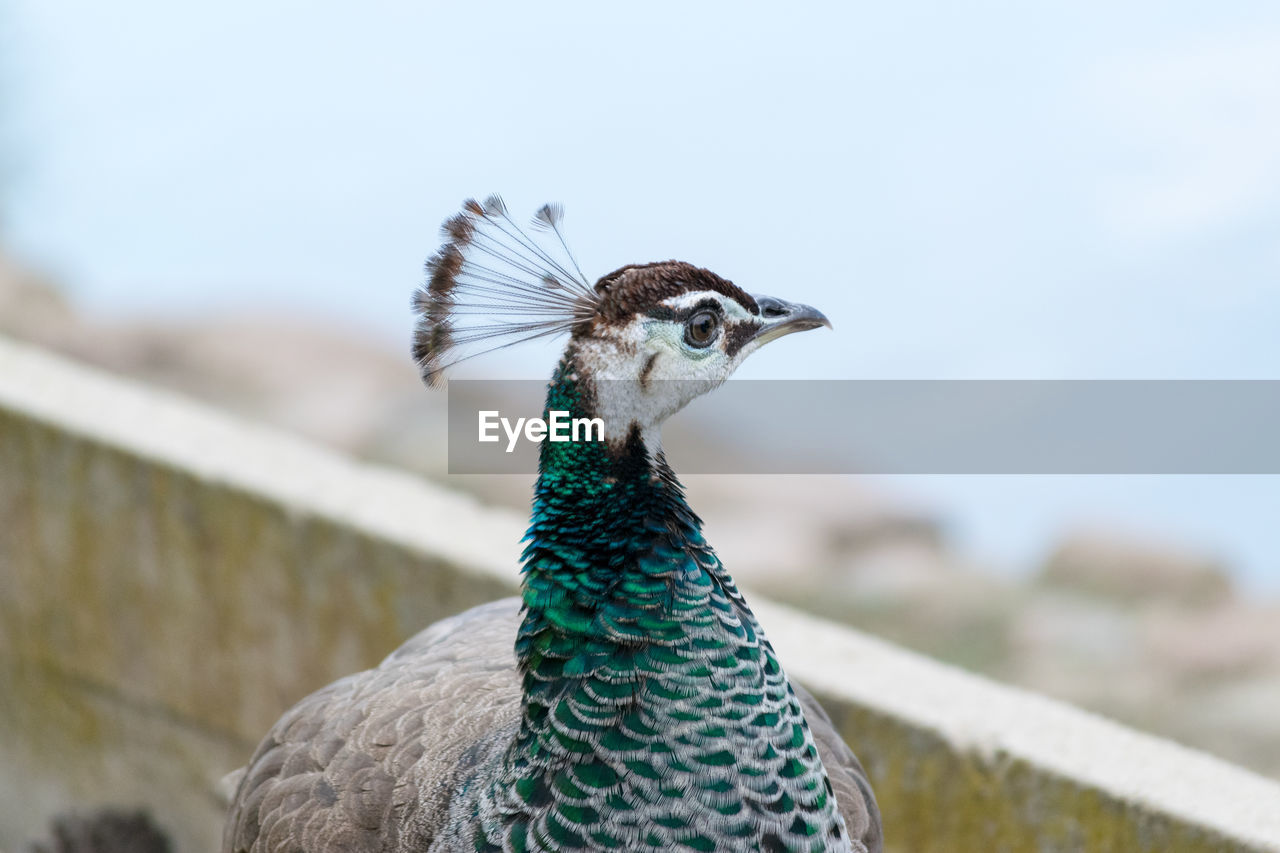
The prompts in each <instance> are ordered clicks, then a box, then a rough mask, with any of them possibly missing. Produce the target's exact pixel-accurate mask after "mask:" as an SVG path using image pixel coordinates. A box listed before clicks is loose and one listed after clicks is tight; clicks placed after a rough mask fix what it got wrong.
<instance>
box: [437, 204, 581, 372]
mask: <svg viewBox="0 0 1280 853" xmlns="http://www.w3.org/2000/svg"><path fill="white" fill-rule="evenodd" d="M563 216H564V212H563V209H562V208H561V207H560V206H559V205H550V204H548V205H543V206H542V207H541V208H540V209H539V210H538V212H537V214H536V215H535V216H534V224H535V225H536V226H538V228H539V229H540V230H550V231H551V232H553V233H554V234H555V236H556V243H557V244H558V245H543V244H542V243H539V242H538V241H537V240H536V239H534V238H533V237H530V236H529V235H528V234H527V233H526V232H525V231H524V230H522V229H521V228H520V226H518V225H517V224H516V223H515V221H514V220H512V218H511V216H510V214H509V213H508V212H507V205H506V203H505V202H504V201H503V200H502V197H501V196H498V195H491V196H489V197H488V198H486V199H485V200H484V202H483V203H480V202H477V201H476V200H475V199H467V200H466V201H464V202H463V203H462V211H461V212H460V213H458V214H456V215H454V216H452V217H450V218H449V219H447V220H445V223H444V225H442V226H441V238H442V239H443V240H444V241H445V243H444V245H443V246H441V247H440V250H439V251H438V252H436V253H435V254H434V255H432V256H431V257H430V258H429V259H428V260H427V263H426V269H425V272H426V281H425V282H424V283H423V284H422V286H420V287H419V288H418V290H417V292H416V293H415V294H414V297H413V311H414V313H415V314H416V315H417V316H418V322H417V327H416V329H415V331H414V336H413V358H414V361H415V362H416V363H417V365H418V369H419V371H420V372H421V374H422V379H423V381H424V382H426V384H427V385H429V386H432V387H438V386H439V385H441V384H443V382H444V373H445V371H446V370H447V369H448V368H450V367H452V366H453V365H455V364H457V363H458V362H460V361H464V360H466V359H468V358H472V357H474V356H477V355H481V354H482V353H486V352H492V351H493V350H496V349H502V348H503V347H508V346H512V345H513V344H517V343H521V342H523V341H528V340H533V339H535V338H542V337H547V336H549V335H557V334H562V333H567V332H570V331H572V329H573V327H574V326H575V325H576V324H578V323H580V322H582V321H584V320H588V319H590V318H591V317H592V316H593V315H594V313H595V311H596V308H597V307H598V305H599V300H600V297H599V295H598V294H597V293H596V292H595V290H594V289H593V288H592V286H591V283H590V282H589V281H588V280H587V278H586V276H584V275H583V274H582V269H581V268H580V267H579V266H578V262H577V261H576V260H575V259H574V257H573V254H572V253H571V252H570V251H569V247H568V244H567V243H566V242H565V240H564V236H563V235H562V234H561V232H560V227H559V223H560V221H561V219H562V218H563Z"/></svg>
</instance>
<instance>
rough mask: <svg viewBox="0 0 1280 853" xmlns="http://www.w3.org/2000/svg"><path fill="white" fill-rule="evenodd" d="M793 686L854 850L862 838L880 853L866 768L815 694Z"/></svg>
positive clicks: (873, 851)
mask: <svg viewBox="0 0 1280 853" xmlns="http://www.w3.org/2000/svg"><path fill="white" fill-rule="evenodd" d="M791 686H792V688H793V689H794V690H795V691H796V696H797V698H799V699H800V705H801V706H802V707H803V708H804V718H805V720H806V721H807V722H808V723H809V730H810V731H812V732H813V740H814V742H815V743H816V744H817V746H818V755H819V756H820V757H821V758H822V766H823V767H825V768H826V769H827V778H828V779H830V780H831V787H832V788H833V789H835V794H836V803H838V804H839V806H840V814H841V815H842V816H843V817H844V823H845V828H846V829H848V831H849V837H850V838H852V839H853V841H854V843H855V847H854V849H855V850H856V849H857V847H856V844H857V842H859V841H861V842H862V844H863V845H864V846H865V848H866V850H867V851H868V853H880V851H881V849H882V848H883V846H884V836H883V833H882V831H881V827H880V809H879V808H878V807H877V806H876V797H875V794H873V793H872V792H871V783H870V782H868V781H867V774H866V771H864V770H863V769H862V764H861V763H859V762H858V758H857V756H855V755H854V754H853V750H851V749H849V745H848V744H846V743H845V742H844V738H842V737H840V733H839V732H838V731H836V728H835V726H834V725H832V723H831V717H829V716H828V715H827V711H826V709H825V708H823V707H822V706H821V705H820V704H818V700H817V699H815V698H813V694H812V693H810V692H809V691H808V690H805V689H804V688H803V687H801V686H800V685H799V684H796V683H795V682H792V684H791Z"/></svg>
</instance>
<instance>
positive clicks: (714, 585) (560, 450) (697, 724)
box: [471, 349, 848, 851]
mask: <svg viewBox="0 0 1280 853" xmlns="http://www.w3.org/2000/svg"><path fill="white" fill-rule="evenodd" d="M580 377H581V373H580V371H578V370H577V369H576V366H575V364H574V362H573V356H572V349H571V350H570V352H569V354H568V355H566V358H565V360H564V361H563V362H562V363H561V365H560V367H559V368H558V369H557V372H556V374H555V376H554V377H553V379H552V382H551V384H550V386H549V388H548V395H547V408H548V409H549V410H562V411H569V412H570V413H571V414H572V415H573V416H575V417H591V416H592V415H593V414H594V413H593V411H592V396H593V395H592V390H591V388H590V386H589V385H587V384H586V383H584V382H583V381H582V380H581V378H580ZM526 538H527V542H528V545H527V547H526V549H525V553H524V573H525V575H524V603H525V611H524V618H523V622H522V624H521V627H520V631H519V634H518V638H517V641H516V656H517V659H518V662H519V667H520V673H521V677H522V679H523V689H524V695H523V702H522V709H521V720H520V726H519V730H518V731H517V732H515V733H514V737H513V740H512V742H511V743H510V745H509V747H507V748H506V749H505V750H504V752H503V754H502V757H501V760H500V762H499V763H500V766H499V767H498V768H496V773H495V775H494V778H493V780H492V784H491V785H490V786H488V788H487V790H486V792H485V794H484V795H483V796H481V797H480V798H479V800H478V801H477V802H476V803H475V806H474V809H473V810H472V811H471V815H472V818H473V820H474V822H473V824H472V825H473V826H474V827H476V829H475V833H476V834H475V837H474V841H475V846H476V849H477V850H498V849H504V848H505V849H518V850H658V849H660V848H667V847H681V848H682V849H683V848H691V849H693V850H705V851H711V850H753V849H759V850H782V851H792V850H795V851H798V850H806V851H818V850H846V849H848V846H847V841H846V839H845V838H844V825H843V822H842V820H841V819H840V817H839V815H838V813H837V811H836V806H835V800H834V797H833V796H832V793H831V786H830V783H829V782H828V781H827V778H826V774H825V771H824V770H823V767H822V764H821V762H820V761H819V759H818V755H817V750H816V748H815V746H814V743H813V738H812V736H811V735H810V733H809V730H808V726H807V724H806V723H805V720H804V716H803V713H802V711H801V709H800V706H799V703H798V701H797V700H796V697H795V694H794V692H793V691H792V690H791V687H790V684H789V683H788V682H787V680H786V676H785V675H784V674H783V672H782V670H781V667H780V666H779V665H778V662H777V660H776V658H775V656H774V653H773V649H772V648H771V647H770V646H769V644H768V642H767V640H765V639H764V637H763V635H762V634H761V632H760V628H759V625H758V624H757V623H756V620H755V618H754V616H753V615H752V614H751V611H750V610H749V609H748V607H747V605H746V602H745V601H744V600H743V598H742V596H741V595H740V593H739V592H738V590H737V589H736V588H735V587H734V585H733V582H732V580H731V579H730V578H729V576H728V574H727V573H726V572H725V570H724V568H723V567H722V566H721V564H720V562H719V560H718V559H717V558H716V556H715V554H714V552H713V551H712V550H711V549H710V547H709V546H708V545H707V544H706V542H705V541H704V539H703V537H702V533H701V522H700V521H699V519H698V517H697V516H696V515H694V513H693V512H692V510H690V509H689V506H688V504H687V503H686V502H685V499H684V495H683V492H682V490H681V487H680V485H679V483H678V481H677V480H676V478H675V476H674V474H673V473H672V471H671V469H670V468H669V467H668V466H667V465H666V462H665V461H664V459H663V458H662V456H661V454H660V453H658V454H656V456H655V455H651V451H650V450H649V449H647V448H646V446H645V443H644V442H643V441H642V440H641V438H640V435H639V431H638V430H633V431H632V432H631V434H630V435H628V436H627V438H626V440H625V441H621V442H615V443H613V444H612V445H610V444H606V443H601V442H557V443H552V442H543V445H542V456H541V463H540V473H539V477H538V482H537V487H536V490H535V494H534V500H533V514H532V521H531V524H530V527H529V532H528V535H527V537H526Z"/></svg>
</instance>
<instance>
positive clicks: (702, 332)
mask: <svg viewBox="0 0 1280 853" xmlns="http://www.w3.org/2000/svg"><path fill="white" fill-rule="evenodd" d="M719 328H720V317H719V316H718V315H716V314H715V313H714V312H712V311H700V312H698V313H697V314H694V315H693V317H692V318H691V319H690V320H689V322H688V323H686V324H685V327H684V340H685V343H687V344H689V346H693V347H705V346H707V345H708V344H710V343H711V342H712V341H713V340H715V337H716V332H717V331H718V330H719Z"/></svg>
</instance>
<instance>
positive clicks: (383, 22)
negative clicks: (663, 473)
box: [0, 0, 1280, 777]
mask: <svg viewBox="0 0 1280 853" xmlns="http://www.w3.org/2000/svg"><path fill="white" fill-rule="evenodd" d="M780 8H781V7H779V6H778V5H777V4H768V5H765V4H758V5H752V4H740V3H739V4H720V3H708V4H696V5H695V4H683V3H681V4H675V3H648V4H644V6H643V8H642V9H641V8H640V7H636V8H635V9H633V10H627V9H620V8H616V7H612V6H601V5H599V4H585V3H584V4H556V5H554V6H551V5H548V4H536V5H529V4H519V5H517V4H510V5H506V4H500V5H493V4H483V5H481V4H448V5H441V4H431V3H407V2H399V3H391V2H373V3H366V4H359V5H358V6H357V5H355V4H337V3H316V2H309V3H302V2H286V0H279V2H270V3H261V2H252V3H251V2H248V0H225V2H222V3H219V4H173V3H163V2H160V0H121V2H117V3H113V4H100V3H89V2H86V0H0V332H3V333H5V334H9V335H12V336H15V337H18V338H22V339H26V340H30V341H35V342H37V343H40V344H43V345H45V346H49V347H52V348H55V349H58V350H60V351H63V352H66V353H69V354H71V355H73V356H75V357H76V358H79V359H82V360H85V361H89V362H92V363H95V364H98V365H102V366H106V367H108V368H110V369H112V370H115V371H118V372H122V373H126V374H131V375H134V376H138V377H141V378H143V379H145V380H147V381H150V382H155V383H159V384H162V385H165V386H169V387H172V388H175V389H178V390H180V391H182V392H183V393H186V394H189V395H192V396H196V397H200V398H203V399H206V400H209V401H212V402H214V403H216V404H218V405H220V406H223V407H227V408H230V409H232V410H235V411H238V412H241V413H244V414H246V415H248V416H251V417H253V418H256V419H260V420H266V421H270V422H273V423H276V424H278V425H281V426H284V427H287V428H289V429H292V430H295V431H298V432H301V433H304V434H306V435H309V436H311V437H312V438H315V439H318V440H321V441H324V442H327V443H330V444H332V445H335V446H338V447H340V448H343V449H345V450H347V451H350V452H353V453H355V454H358V455H360V456H362V457H364V458H367V459H371V460H375V461H378V462H382V463H388V464H394V465H399V466H405V467H408V468H411V469H413V470H416V471H419V472H421V473H423V474H424V475H426V476H429V477H432V478H433V479H436V480H439V481H440V482H442V483H444V484H446V485H447V486H449V487H451V488H458V489H465V490H468V491H472V492H475V493H477V494H480V495H481V496H482V497H483V498H485V499H486V500H490V501H494V502H498V503H504V504H508V505H512V506H520V505H522V504H525V503H527V500H528V494H529V485H530V483H529V481H528V478H500V477H489V478H486V477H468V478H460V477H452V478H451V477H448V476H446V474H445V471H444V465H445V452H444V448H443V447H442V446H441V437H442V434H443V432H442V430H443V418H442V412H441V409H442V407H443V397H442V396H440V395H432V394H429V393H428V392H426V391H425V390H423V389H421V387H420V386H419V384H418V381H417V376H416V372H415V371H414V369H413V366H412V364H411V363H410V360H409V358H408V355H407V350H408V336H409V329H410V327H411V318H410V315H409V311H408V300H409V295H410V293H411V291H412V290H413V288H414V287H415V286H416V284H417V283H418V280H419V277H420V269H421V264H422V261H423V260H424V259H425V258H426V256H427V255H428V254H429V253H430V252H432V251H433V250H434V249H435V247H436V245H437V243H438V242H439V239H438V233H437V228H438V225H439V223H440V221H441V220H442V219H444V218H445V217H446V216H448V215H450V214H451V213H452V212H454V211H455V210H456V208H457V206H458V203H459V202H460V201H461V200H462V199H463V198H465V197H468V196H477V195H478V196H483V195H485V194H487V193H489V192H493V191H500V192H502V193H503V194H504V196H505V197H506V199H507V201H508V204H509V206H510V207H511V208H512V210H513V211H514V212H524V213H532V211H533V210H534V209H535V208H536V207H537V206H538V205H539V204H541V203H542V202H544V201H549V200H554V201H561V202H563V203H564V204H565V206H566V209H567V219H566V228H567V231H568V235H569V238H570V240H571V244H572V246H573V248H574V250H575V253H576V254H577V256H578V259H579V261H580V262H581V264H582V266H583V269H584V270H585V271H586V272H587V273H588V274H589V275H592V276H598V275H601V274H603V273H605V272H607V271H609V270H611V269H613V268H615V267H618V266H620V265H622V264H625V263H631V262H642V261H649V260H659V259H666V258H670V257H674V258H680V259H684V260H689V261H692V262H695V263H697V264H700V265H703V266H707V267H709V268H711V269H714V270H716V271H717V272H719V273H721V274H722V275H724V276H726V277H728V278H731V279H733V280H734V281H735V282H737V283H738V284H740V285H742V286H743V287H744V288H746V289H747V290H750V291H755V292H764V293H776V294H778V295H781V296H785V297H787V298H794V299H798V300H802V301H805V302H809V303H812V304H815V305H817V306H819V307H821V308H822V309H823V310H824V311H825V312H826V313H827V314H828V316H830V317H831V318H832V320H833V321H834V323H835V327H836V329H835V333H834V334H832V333H823V334H814V335H810V336H804V337H803V338H796V339H794V340H789V341H788V342H787V344H786V345H784V346H779V347H777V348H776V349H775V348H770V349H769V350H767V351H766V352H764V353H762V354H761V355H759V356H757V357H756V358H755V359H753V360H752V361H751V362H749V363H748V364H747V365H746V367H745V368H744V369H743V371H742V372H741V375H743V376H746V377H752V378H799V377H803V378H832V379H836V378H859V379H869V378H886V379H887V378H895V379H897V378H926V379H1003V378H1017V379H1036V378H1044V379H1280V334H1277V331H1278V329H1280V6H1277V5H1276V4H1274V3H1263V2H1259V3H1248V2H1223V3H1216V4H1212V5H1207V4H1189V3H1186V4H1169V3H1156V2H1134V1H1133V0H1127V1H1126V2H1123V3H1119V4H1117V3H1110V2H1108V3H1103V2H1099V0H1075V1H1074V2H1071V3H1065V2H1064V3H1049V4H1025V3H1012V2H989V3H972V4H964V5H963V7H960V6H956V5H954V4H944V3H933V2H930V3H926V2H911V1H910V0H909V1H908V2H902V3H895V4H855V5H850V4H836V3H831V4H800V5H793V6H790V7H788V8H787V10H786V11H785V12H782V11H780ZM555 354H556V345H555V344H550V345H546V346H539V345H527V346H524V347H521V348H518V349H516V350H514V351H509V352H505V353H501V354H496V355H495V356H493V357H489V358H486V359H482V360H479V361H477V362H474V363H471V364H470V365H468V366H467V369H466V370H464V371H462V372H461V375H466V376H494V377H504V378H508V377H510V378H515V377H519V378H534V377H542V376H545V375H547V374H548V373H549V371H550V369H551V366H552V364H553V362H554V358H555ZM744 428H746V427H744ZM722 438H723V442H724V445H725V449H724V452H726V453H731V452H732V449H733V438H732V437H731V436H724V437H722ZM676 462H677V467H678V460H676ZM689 486H690V491H691V493H692V497H691V500H692V502H693V504H694V506H696V507H697V508H698V510H699V512H700V514H702V515H703V517H704V518H705V519H706V521H707V527H708V535H709V537H710V539H711V541H713V542H715V543H716V544H717V546H718V548H719V550H720V551H721V554H722V556H723V557H724V559H725V562H726V564H727V565H729V566H730V567H731V568H733V569H734V570H735V572H736V573H737V574H738V575H739V578H740V580H742V581H743V583H744V585H747V586H749V587H751V588H753V589H758V590H761V591H762V592H766V593H768V594H770V595H773V596H775V597H779V598H785V599H788V600H790V601H792V602H795V603H798V604H801V605H803V606H808V607H811V608H813V609H816V610H818V611H820V612H822V613H823V614H824V615H826V616H830V617H833V618H837V619H841V620H844V621H847V622H849V623H851V624H853V625H855V626H858V627H861V628H864V629H867V630H870V631H874V632H876V633H879V634H881V635H884V636H886V637H889V638H891V639H893V640H895V641H898V642H901V643H904V644H906V645H908V646H912V647H914V648H917V649H921V650H923V651H925V652H928V653H929V654H932V655H935V656H937V657H940V658H943V659H945V660H949V661H951V662H954V663H957V664H959V665H962V666H965V667H967V668H970V669H974V670H977V671H980V672H985V673H988V674H991V675H993V676H994V677H996V678H999V679H1002V680H1005V681H1009V682H1013V683H1018V684H1023V685H1026V686H1029V687H1031V688H1033V689H1036V690H1039V691H1042V692H1045V693H1049V694H1051V695H1055V696H1058V697H1061V698H1064V699H1067V700H1069V701H1072V702H1075V703H1077V704H1080V705H1082V706H1084V707H1088V708H1091V709H1094V710H1097V711H1100V712H1103V713H1105V714H1108V715H1110V716H1112V717H1115V718H1118V719H1121V720H1123V721H1126V722H1129V723H1132V724H1135V725H1138V726H1140V727H1143V728H1146V729H1149V730H1152V731H1155V732H1158V733H1161V734H1164V735H1166V736H1169V737H1173V738H1175V739H1177V740H1180V741H1182V742H1185V743H1189V744H1192V745H1195V746H1199V747H1201V748H1205V749H1208V750H1211V751H1213V752H1216V753H1218V754H1220V755H1222V756H1224V757H1227V758H1229V759H1231V760H1233V761H1237V762H1240V763H1243V764H1246V765H1248V766H1251V767H1254V768H1255V769H1258V770H1260V771H1262V772H1264V773H1268V774H1270V775H1273V776H1277V777H1280V722H1278V720H1280V718H1278V717H1277V715H1276V713H1275V709H1276V708H1277V707H1280V627H1277V626H1278V625H1280V598H1277V595H1278V594H1280V524H1278V520H1280V478H1278V477H1268V476H1253V477H1208V476H1197V477H1180V476H1163V477H1105V476H1094V477H1030V476H1027V477H904V478H874V479H867V478H862V479H858V478H842V477H785V478H748V477H722V478H711V477H700V478H696V479H694V480H693V481H692V482H690V484H689ZM765 522H768V526H767V529H768V530H770V531H778V533H771V535H770V537H769V539H768V540H767V541H762V537H761V535H760V533H759V531H760V530H762V529H766V528H765V527H764V526H763V525H764V524H765ZM512 553H513V565H514V561H515V556H516V550H515V547H514V545H513V552H512Z"/></svg>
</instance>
